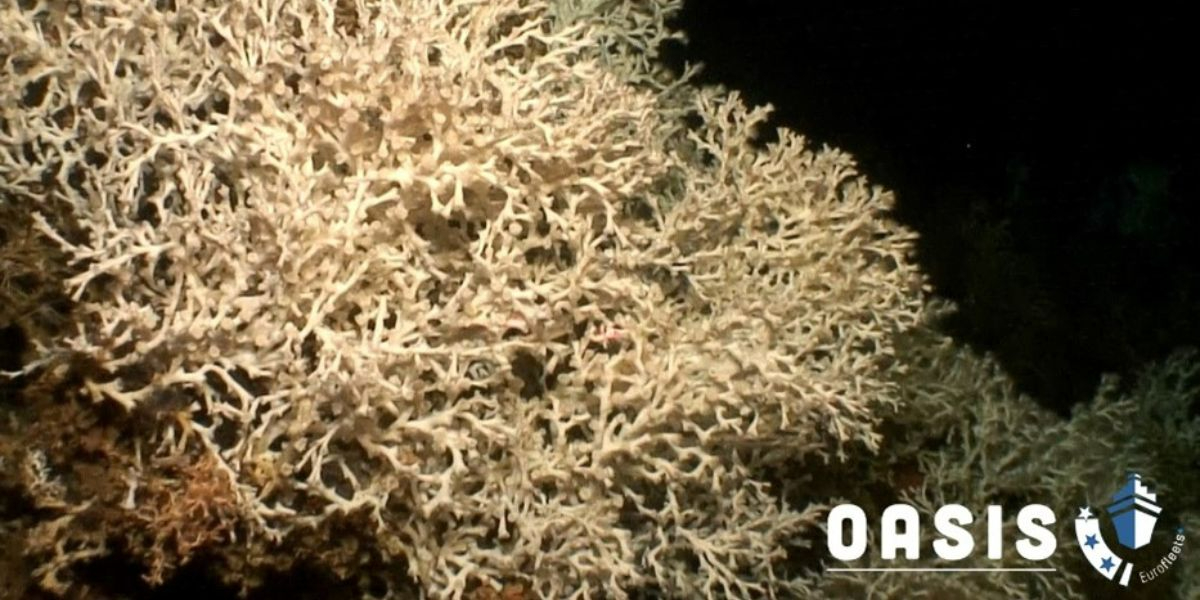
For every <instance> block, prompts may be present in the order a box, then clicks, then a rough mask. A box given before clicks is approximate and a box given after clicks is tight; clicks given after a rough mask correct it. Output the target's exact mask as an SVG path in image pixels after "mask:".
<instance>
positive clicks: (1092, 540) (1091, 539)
mask: <svg viewBox="0 0 1200 600" xmlns="http://www.w3.org/2000/svg"><path fill="white" fill-rule="evenodd" d="M1099 543H1100V542H1098V541H1096V536H1094V535H1089V536H1087V541H1086V542H1084V543H1083V545H1084V546H1087V547H1088V548H1095V547H1096V544H1099Z"/></svg>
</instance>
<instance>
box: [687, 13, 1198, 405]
mask: <svg viewBox="0 0 1200 600" xmlns="http://www.w3.org/2000/svg"><path fill="white" fill-rule="evenodd" d="M1052 4H1053V6H1039V7H1036V8H1032V7H1022V6H1017V5H1013V4H1011V3H976V2H964V3H942V5H939V6H934V4H933V3H873V4H865V3H856V4H854V5H848V4H847V3H841V2H795V1H787V0H781V1H761V0H750V1H743V2H715V1H699V0H692V1H689V2H687V3H686V7H685V10H684V13H683V15H682V16H681V17H680V19H679V20H678V25H679V26H681V27H682V28H683V29H685V30H686V31H687V33H688V35H689V37H690V40H691V42H690V44H689V45H688V46H687V47H686V48H672V49H671V52H670V53H669V56H670V58H669V61H671V62H672V63H673V64H679V63H680V62H681V61H682V60H688V61H691V62H697V61H702V62H704V63H705V64H706V65H707V67H706V70H705V71H704V72H703V74H702V75H701V80H702V82H704V83H721V84H724V85H726V86H728V87H731V88H734V89H738V90H741V91H742V92H743V94H744V96H745V97H747V98H748V99H749V100H750V101H751V102H753V103H756V104H760V103H765V102H770V103H772V104H774V105H775V106H776V108H777V112H776V117H775V118H776V122H777V123H778V124H780V125H786V126H789V127H791V128H793V129H796V130H797V131H800V132H801V133H803V134H804V135H806V136H807V137H809V138H810V140H812V141H814V142H815V143H818V144H830V145H834V146H838V147H841V148H842V149H845V150H847V151H849V152H850V153H852V154H854V155H855V156H856V157H858V158H859V160H860V162H861V164H862V166H863V171H864V172H865V173H866V174H868V176H870V177H871V178H872V179H873V180H874V181H876V182H878V183H881V184H883V185H885V186H887V187H889V188H891V189H893V190H895V191H896V193H897V195H898V198H899V207H898V215H899V217H900V218H901V219H902V220H903V221H904V222H906V223H908V224H910V225H911V226H913V227H914V228H916V229H917V230H918V231H919V232H920V234H921V236H922V241H921V244H920V262H921V265H922V267H923V268H924V269H925V271H926V272H927V273H929V274H930V276H931V278H932V281H933V283H934V286H935V288H936V291H937V293H938V294H939V295H941V296H943V297H947V298H950V299H953V300H954V301H955V302H957V303H958V304H959V305H960V307H961V311H960V313H959V315H958V316H957V317H955V318H954V319H953V320H952V322H949V323H947V324H946V326H947V327H948V328H949V330H950V331H951V332H952V333H954V334H955V336H956V337H957V338H958V339H960V340H962V341H965V342H967V343H969V344H970V345H972V346H973V347H975V348H977V349H980V350H985V351H990V352H994V353H996V355H998V356H999V357H1000V359H1001V360H1002V362H1003V363H1004V366H1005V368H1006V369H1007V370H1008V371H1009V372H1010V373H1011V374H1012V376H1013V377H1015V378H1016V380H1017V381H1018V384H1019V385H1020V387H1021V389H1022V390H1023V391H1025V392H1027V393H1029V394H1030V395H1032V396H1034V397H1036V398H1037V399H1038V400H1039V401H1040V402H1042V403H1043V404H1044V405H1046V406H1048V407H1050V408H1053V409H1054V410H1056V411H1058V412H1060V413H1063V414H1065V413H1067V412H1068V411H1069V410H1070V408H1071V407H1072V406H1073V405H1075V404H1077V403H1079V402H1082V401H1085V400H1087V399H1089V398H1091V396H1092V394H1093V393H1094V391H1095V386H1096V383H1097V381H1098V380H1099V376H1100V374H1101V373H1105V372H1117V373H1130V372H1132V371H1133V370H1136V368H1137V367H1138V366H1139V365H1142V364H1144V363H1146V362H1148V361H1153V360H1156V359H1160V358H1162V357H1163V356H1165V355H1166V354H1167V353H1168V352H1170V351H1171V350H1172V349H1173V348H1176V347H1179V346H1183V345H1196V344H1197V343H1198V342H1200V319H1197V317H1196V314H1197V310H1196V309H1197V308H1198V307H1200V303H1198V302H1197V300H1198V298H1200V276H1198V273H1200V242H1198V241H1197V239H1198V236H1197V235H1196V231H1197V225H1200V209H1198V208H1197V206H1198V204H1200V168H1198V167H1200V144H1198V143H1197V140H1198V139H1200V137H1198V134H1200V112H1197V110H1196V96H1195V93H1194V92H1192V91H1191V88H1192V87H1194V83H1193V81H1192V80H1193V79H1194V78H1195V75H1194V72H1195V67H1194V65H1195V59H1196V57H1197V51H1196V48H1195V46H1194V36H1193V35H1192V32H1191V31H1190V28H1191V27H1192V26H1193V23H1192V21H1190V20H1189V19H1187V18H1184V17H1183V16H1182V15H1181V14H1179V11H1178V9H1174V10H1171V9H1170V8H1169V7H1161V6H1156V5H1153V4H1144V3H1138V4H1137V5H1136V6H1132V7H1131V6H1130V5H1120V6H1117V5H1114V7H1113V8H1101V7H1100V6H1099V5H1096V4H1094V3H1086V4H1083V3H1073V4H1074V5H1073V6H1072V5H1067V4H1063V3H1052ZM951 5H953V8H947V6H951Z"/></svg>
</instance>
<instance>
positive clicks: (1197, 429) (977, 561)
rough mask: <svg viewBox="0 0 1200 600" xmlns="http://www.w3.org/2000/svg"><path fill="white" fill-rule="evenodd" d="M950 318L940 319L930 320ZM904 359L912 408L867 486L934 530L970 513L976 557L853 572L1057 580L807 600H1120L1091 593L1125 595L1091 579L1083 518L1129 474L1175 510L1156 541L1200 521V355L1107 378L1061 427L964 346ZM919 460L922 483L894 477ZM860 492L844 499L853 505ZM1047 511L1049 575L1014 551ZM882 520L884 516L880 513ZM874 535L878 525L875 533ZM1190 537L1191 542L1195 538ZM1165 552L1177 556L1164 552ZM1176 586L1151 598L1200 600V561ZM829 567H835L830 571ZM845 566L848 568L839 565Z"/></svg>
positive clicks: (922, 579) (850, 589)
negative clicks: (992, 555)
mask: <svg viewBox="0 0 1200 600" xmlns="http://www.w3.org/2000/svg"><path fill="white" fill-rule="evenodd" d="M946 310H948V309H947V308H946V307H945V306H942V305H939V306H937V307H936V308H935V309H934V310H933V311H931V312H933V313H944V312H945V311H946ZM906 337H907V339H906V340H905V341H903V342H901V343H900V345H901V346H902V347H903V350H902V355H903V356H904V364H905V366H906V368H905V374H904V375H903V376H902V382H903V389H904V390H905V394H904V399H903V400H902V405H903V406H904V410H902V411H900V412H898V413H897V414H896V416H895V417H894V419H892V420H891V421H892V423H890V424H889V427H890V428H891V429H892V430H893V431H897V432H900V433H898V434H897V435H896V436H895V437H894V438H892V439H890V440H889V442H888V444H887V445H886V446H885V447H884V449H883V450H882V451H881V453H880V456H879V457H877V458H876V459H874V460H873V461H872V467H871V475H870V476H869V477H867V479H868V480H874V481H885V482H888V484H889V488H890V489H892V490H895V492H896V498H895V501H897V502H905V503H908V504H911V505H913V506H915V507H917V509H918V512H919V513H920V515H921V518H922V519H924V520H925V521H924V523H925V524H926V525H927V526H928V525H929V521H930V519H932V515H933V514H934V512H935V511H936V510H937V509H938V508H939V507H942V506H945V505H947V504H962V505H965V506H967V507H968V508H970V509H971V510H972V511H973V512H974V514H975V515H976V520H975V522H974V523H973V524H972V525H970V526H969V527H968V529H969V530H970V531H971V532H972V535H973V536H974V539H975V540H976V543H977V544H978V545H977V546H976V548H977V549H976V551H975V553H974V555H973V556H972V557H970V558H968V559H966V560H962V561H946V560H941V559H939V558H937V557H936V556H934V555H933V553H932V552H931V551H930V550H929V548H928V547H927V544H928V541H929V540H930V539H931V538H932V537H933V532H932V531H929V532H927V534H926V535H925V537H924V538H923V539H924V540H925V542H926V545H925V546H923V548H922V557H921V559H920V560H912V561H902V562H903V565H899V564H896V563H894V562H887V561H881V560H880V559H879V553H878V550H876V549H874V548H875V544H877V543H878V538H877V537H875V536H874V535H873V536H872V542H871V543H872V546H873V549H872V550H871V551H869V552H868V553H867V556H865V557H864V559H863V560H862V561H859V562H856V563H855V564H854V565H853V566H855V567H872V566H874V567H896V566H904V567H909V568H914V567H916V568H921V567H925V568H928V567H955V568H964V567H975V568H980V567H983V568H992V567H997V566H999V567H1008V568H1026V567H1030V566H1036V567H1041V568H1053V569H1056V571H1055V572H977V573H955V574H953V575H952V576H947V574H946V573H938V572H885V573H871V572H827V573H824V574H822V576H821V577H814V578H812V579H811V580H810V581H809V586H810V587H808V588H807V590H806V595H807V596H809V597H817V598H821V597H870V598H943V597H971V598H997V599H999V598H1017V597H1021V598H1064V599H1068V598H1069V599H1075V598H1089V597H1095V594H1099V593H1109V594H1111V593H1113V592H1112V590H1113V588H1111V587H1098V588H1096V589H1089V588H1088V584H1089V582H1098V583H1102V584H1103V585H1104V586H1110V585H1115V584H1113V583H1111V582H1109V581H1107V580H1104V579H1103V578H1100V577H1098V576H1096V574H1095V573H1092V572H1091V567H1090V566H1088V565H1087V564H1086V563H1085V562H1083V561H1082V559H1081V558H1080V556H1081V554H1080V553H1079V552H1078V549H1077V548H1075V547H1074V546H1075V541H1074V532H1073V531H1072V529H1071V528H1072V524H1071V522H1072V520H1073V515H1074V514H1075V513H1076V511H1077V510H1078V508H1079V507H1080V506H1082V505H1091V506H1095V507H1103V506H1105V505H1106V504H1107V501H1108V500H1109V498H1110V495H1111V494H1112V492H1113V490H1114V486H1115V485H1116V484H1117V483H1118V482H1119V481H1121V478H1122V477H1123V476H1124V475H1125V473H1126V472H1128V471H1135V472H1139V473H1141V474H1143V475H1144V476H1145V477H1147V478H1148V479H1150V480H1152V481H1154V482H1155V489H1156V490H1157V491H1158V492H1159V493H1160V494H1161V497H1162V498H1164V499H1167V501H1166V505H1167V514H1166V515H1165V516H1164V517H1163V521H1164V522H1163V523H1162V524H1160V526H1159V529H1160V532H1159V537H1158V538H1157V539H1158V540H1159V542H1160V543H1161V542H1162V540H1163V539H1172V538H1173V536H1174V533H1173V531H1174V527H1175V526H1176V524H1179V523H1193V522H1195V520H1196V513H1195V507H1196V506H1197V505H1200V500H1198V498H1197V494H1200V486H1198V485H1197V481H1196V475H1195V473H1196V471H1195V466H1194V461H1195V457H1196V456H1197V455H1200V438H1198V437H1197V436H1198V435H1200V418H1197V417H1195V416H1194V415H1193V416H1189V410H1190V407H1191V406H1193V405H1194V403H1196V402H1197V401H1200V361H1197V357H1196V353H1195V351H1190V350H1181V351H1179V352H1176V353H1175V354H1173V355H1172V356H1170V357H1168V358H1167V359H1166V360H1164V361H1163V362H1162V363H1161V364H1158V365H1153V366H1151V367H1150V368H1147V369H1146V370H1145V371H1144V372H1143V373H1142V374H1141V375H1140V376H1139V377H1138V378H1137V380H1136V382H1134V383H1133V385H1130V386H1128V389H1125V390H1122V389H1121V387H1120V386H1119V384H1118V381H1117V380H1116V379H1115V378H1111V377H1110V378H1107V379H1106V380H1105V381H1104V382H1103V383H1102V384H1101V385H1100V389H1099V390H1098V392H1097V394H1096V397H1095V399H1094V400H1093V401H1092V402H1091V403H1089V404H1087V405H1084V406H1080V407H1079V408H1078V409H1077V410H1076V411H1075V413H1074V414H1073V415H1072V416H1071V418H1070V419H1063V418H1061V417H1058V416H1057V415H1055V414H1053V413H1051V412H1049V411H1047V410H1046V409H1044V408H1042V407H1040V406H1039V405H1038V404H1037V403H1036V402H1035V401H1034V400H1033V399H1031V398H1029V397H1027V396H1023V395H1021V394H1019V393H1018V392H1017V391H1016V389H1015V386H1014V384H1013V382H1012V380H1011V379H1010V378H1009V377H1008V376H1007V375H1006V374H1005V373H1004V372H1003V370H1002V369H1001V368H1000V367H999V365H998V364H997V363H996V362H995V361H994V360H993V359H991V358H989V357H981V356H979V355H976V354H974V353H972V352H971V351H969V350H967V349H964V348H961V347H958V346H956V345H955V344H954V343H953V342H952V340H950V339H948V338H945V337H943V336H941V335H939V334H937V333H935V332H933V331H931V330H927V329H917V330H914V331H912V332H910V334H909V335H908V336H906ZM912 457H916V460H917V462H918V466H917V468H916V470H915V473H916V474H917V476H916V477H915V478H914V477H911V476H910V477H907V478H906V477H898V476H897V471H896V470H895V469H894V468H893V467H894V466H895V465H896V464H903V463H904V462H906V461H908V460H911V458H912ZM852 487H853V486H850V485H845V486H842V488H841V489H842V490H843V491H844V492H846V493H850V491H851V490H852ZM1030 503H1040V504H1045V505H1047V506H1049V507H1050V508H1052V509H1053V510H1054V512H1055V514H1056V515H1058V519H1059V520H1058V522H1057V523H1055V524H1054V525H1053V526H1052V527H1051V529H1052V530H1053V531H1054V532H1055V533H1056V535H1057V539H1058V551H1057V552H1055V553H1054V555H1053V556H1052V557H1051V558H1049V559H1048V560H1046V561H1042V562H1038V563H1033V564H1031V563H1030V562H1029V561H1027V560H1024V559H1023V558H1022V557H1021V556H1019V555H1018V554H1017V553H1016V552H1015V551H1014V550H1013V542H1014V541H1015V540H1016V539H1018V538H1019V537H1021V534H1020V533H1019V532H1018V530H1017V520H1016V516H1017V513H1016V510H1017V509H1019V508H1020V507H1022V506H1024V505H1026V504H1030ZM989 505H995V506H1000V507H1002V508H1003V510H1004V513H1003V517H1004V520H1003V526H1002V532H1003V533H1002V539H1003V540H1004V544H1005V546H1004V551H1003V556H1002V558H1001V559H998V560H990V559H987V558H985V556H984V554H985V553H984V551H983V550H982V549H980V547H981V546H982V545H983V544H984V541H983V540H986V539H987V534H986V533H985V532H986V531H987V529H986V527H987V523H986V520H985V507H987V506H989ZM875 512H876V513H877V512H878V511H877V510H876V511H875ZM872 522H874V523H877V522H878V521H872ZM1188 531H1191V528H1190V527H1189V528H1188ZM1167 545H1168V546H1169V544H1167ZM1181 562H1182V566H1180V567H1179V568H1178V571H1177V572H1175V573H1171V577H1170V579H1172V581H1170V582H1162V581H1158V582H1154V585H1153V586H1152V587H1151V586H1147V587H1146V590H1145V592H1146V594H1147V596H1146V597H1155V598H1165V597H1171V596H1170V594H1171V586H1172V585H1174V586H1176V588H1177V589H1176V595H1175V597H1178V598H1189V597H1191V595H1189V594H1190V593H1189V592H1188V591H1186V589H1185V586H1188V585H1194V584H1193V583H1191V581H1193V580H1191V579H1190V577H1188V576H1187V575H1186V574H1184V573H1183V571H1184V570H1185V569H1195V568H1196V567H1195V565H1196V563H1197V558H1196V554H1195V553H1190V554H1188V553H1186V552H1185V553H1184V560H1183V561H1181ZM829 566H834V565H833V564H832V563H831V564H830V565H829ZM837 566H841V565H837Z"/></svg>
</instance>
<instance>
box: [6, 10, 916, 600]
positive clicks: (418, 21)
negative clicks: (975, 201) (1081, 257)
mask: <svg viewBox="0 0 1200 600" xmlns="http://www.w3.org/2000/svg"><path fill="white" fill-rule="evenodd" d="M677 8H678V2H645V3H609V2H554V3H545V2H530V1H526V0H498V1H494V2H473V1H466V0H438V1H435V0H413V1H407V2H390V1H378V2H376V1H362V0H359V1H354V2H349V1H338V2H336V3H335V2H329V1H324V0H305V1H297V2H276V1H271V0H251V1H246V0H237V1H232V2H194V3H193V2H187V3H184V2H173V1H170V0H163V1H159V2H155V3H145V2H129V1H125V0H105V1H101V2H89V3H75V2H58V1H53V2H34V3H20V4H9V5H7V6H5V7H4V8H0V31H2V32H3V35H2V36H0V39H3V41H2V42H0V54H2V55H3V57H4V68H5V69H6V71H7V76H6V77H5V78H3V79H2V80H0V107H3V108H0V110H2V111H3V113H0V137H2V138H3V139H4V144H3V145H2V146H3V150H0V152H3V154H0V193H3V194H4V198H5V202H6V203H11V204H12V205H13V206H17V205H18V203H19V204H20V206H22V207H23V208H25V209H27V210H28V211H29V212H30V213H31V214H32V219H33V224H34V227H33V233H32V235H36V236H39V239H45V240H52V241H53V242H54V244H55V246H56V248H55V251H56V252H61V253H62V254H63V255H64V256H65V257H66V258H67V259H68V260H65V261H63V266H62V268H61V269H60V270H62V271H63V273H64V282H63V287H62V290H64V291H65V292H66V293H67V294H68V295H69V297H70V299H71V301H72V302H73V303H74V304H73V307H72V314H71V327H69V328H68V329H67V331H65V332H63V333H62V334H61V335H50V334H45V335H34V336H32V338H31V343H32V348H31V349H30V351H29V352H28V353H27V356H26V357H25V359H24V360H23V361H22V367H21V368H20V369H19V372H18V373H17V374H16V376H17V377H18V378H20V379H21V380H22V381H23V382H24V383H23V385H24V389H23V390H22V393H21V398H22V399H21V400H20V402H19V406H18V408H17V409H16V410H17V411H18V412H19V413H20V414H17V415H15V416H14V417H13V419H12V423H10V425H9V429H8V430H7V431H5V434H4V435H5V439H6V440H8V443H7V444H6V445H5V448H4V452H3V454H2V456H3V457H4V463H3V468H4V470H3V473H2V475H3V477H2V479H3V480H4V481H5V483H6V485H8V486H10V487H12V488H14V489H15V491H16V493H20V494H21V495H22V497H25V498H27V499H28V501H29V502H30V503H31V505H32V506H34V507H35V508H36V510H35V511H34V514H33V516H29V517H24V518H25V519H26V521H27V522H25V523H24V525H23V530H24V531H26V532H27V535H26V536H25V539H23V540H22V541H21V543H22V544H23V545H24V550H23V553H24V554H26V555H27V556H28V557H29V560H30V561H32V562H33V564H34V565H35V567H34V568H35V571H34V576H35V579H36V580H37V584H38V585H39V586H40V587H42V588H43V589H46V590H49V591H53V592H58V593H67V592H68V591H69V590H70V589H71V586H72V585H73V583H72V582H73V580H72V577H73V573H74V570H75V569H76V567H77V566H78V565H80V564H82V563H85V562H87V561H90V560H93V559H95V558H97V557H101V556H105V555H109V554H111V553H113V552H117V551H120V552H122V553H123V554H124V555H126V556H129V557H132V559H133V560H135V561H137V562H138V563H139V564H141V565H142V567H143V569H144V576H145V577H146V579H147V580H148V581H151V582H158V581H161V580H162V579H163V578H165V577H168V576H169V575H170V574H171V573H172V572H173V570H175V569H178V568H179V567H181V566H183V565H185V564H188V563H189V561H192V560H194V559H195V558H196V557H197V556H205V557H206V560H207V561H209V562H210V563H211V565H212V566H211V568H212V569H213V570H215V571H216V572H218V573H219V574H221V575H222V576H223V577H226V578H228V579H229V581H231V582H233V583H235V584H236V585H238V586H240V587H241V588H242V589H243V590H246V591H248V590H251V589H253V588H255V587H256V586H258V585H260V584H261V582H262V581H263V578H264V577H265V576H266V575H267V574H269V573H272V572H278V571H280V570H286V569H288V568H292V567H295V566H296V565H299V564H302V563H303V564H312V565H317V566H318V567H319V568H321V569H324V570H326V571H327V572H330V573H332V574H334V575H335V576H337V577H338V578H342V579H347V580H352V581H358V582H360V584H361V585H360V587H361V590H362V591H363V593H364V594H369V595H373V596H383V595H389V594H390V595H392V596H393V597H404V596H403V593H405V590H409V591H411V590H412V589H414V588H419V589H421V590H423V592H424V593H426V594H429V595H430V596H432V597H440V598H462V597H466V596H468V595H473V596H474V597H487V595H488V594H499V595H500V596H501V597H505V598H508V597H512V596H515V595H526V596H530V597H541V598H568V597H575V598H586V597H624V596H625V595H627V594H629V593H633V592H634V591H637V590H641V591H645V592H650V593H659V594H663V595H667V596H674V597H709V598H712V597H727V596H733V597H750V596H777V595H780V594H784V593H786V592H787V591H788V590H794V588H795V586H796V585H797V583H796V580H794V579H793V578H792V577H791V575H789V574H788V573H784V563H785V562H786V559H787V556H788V545H789V544H791V543H793V540H794V539H796V538H797V537H798V536H799V534H801V533H802V532H805V531H815V530H816V521H817V520H818V517H819V514H820V505H819V503H807V504H795V505H793V504H789V503H787V502H784V501H783V500H781V498H780V497H779V495H778V494H776V493H775V491H774V490H773V488H772V487H771V486H770V485H768V484H767V482H766V480H765V479H764V476H763V475H762V474H763V473H764V472H765V471H767V470H769V469H770V468H771V466H772V465H774V464H779V463H780V462H782V461H785V460H789V459H791V458H794V457H796V456H805V457H809V458H811V459H812V460H816V461H819V462H829V461H836V460H839V459H846V458H847V457H849V456H851V455H854V454H857V453H864V452H871V451H876V450H878V449H879V447H880V441H881V438H880V433H879V431H878V430H877V424H878V423H879V421H880V419H881V417H882V415H885V414H887V413H888V412H889V411H890V409H891V408H894V407H895V406H896V405H897V404H898V402H899V401H900V400H901V395H900V394H901V391H900V388H899V385H898V383H897V381H896V379H895V377H894V374H893V373H892V372H891V371H892V369H893V367H894V365H895V364H896V362H897V361H896V356H895V351H894V348H893V338H894V336H895V334H896V333H898V332H900V331H903V330H906V329H908V328H910V327H911V326H913V325H914V324H916V323H918V322H919V321H920V319H921V315H922V302H923V285H924V284H923V280H922V278H921V276H920V275H919V274H918V273H917V271H916V269H915V267H914V265H913V264H912V262H911V260H910V259H909V254H910V251H911V246H912V241H913V235H912V234H911V233H910V232H909V231H906V230H905V229H903V228H902V227H900V226H898V225H896V224H895V223H894V222H893V221H891V220H890V219H889V218H888V217H887V211H888V209H889V207H890V205H891V201H892V198H891V196H890V195H889V194H888V193H886V192H883V191H882V190H880V189H878V188H875V187H872V186H870V185H868V184H867V183H865V182H864V180H863V179H862V178H861V177H860V176H859V175H858V173H857V172H856V171H855V168H854V163H853V161H852V160H851V159H850V157H848V156H847V155H845V154H842V153H839V152H837V151H835V150H830V149H822V150H815V149H811V148H808V147H807V146H806V144H805V142H804V140H803V139H802V138H801V137H799V136H797V135H796V134H794V133H791V132H788V131H781V132H780V134H779V141H778V142H776V143H773V144H771V145H769V146H768V147H767V148H765V149H760V148H757V147H756V146H755V144H754V143H753V142H754V139H755V135H756V129H757V128H758V127H759V126H760V125H762V124H763V122H764V121H765V119H766V117H767V114H768V109H767V108H759V109H753V110H750V109H747V108H746V107H744V106H743V104H742V103H741V102H740V100H739V99H738V98H737V96H736V95H733V94H727V93H725V92H723V91H721V90H712V89H693V88H690V87H688V86H687V85H686V74H682V76H681V77H678V78H676V77H673V76H672V75H671V74H670V73H667V72H665V71H662V70H661V69H660V68H659V67H656V66H655V64H654V62H653V53H654V49H655V48H656V47H657V46H658V44H659V43H661V42H662V41H663V40H664V39H666V38H667V37H668V36H670V35H671V34H670V33H669V32H668V31H667V30H666V28H665V26H664V19H665V18H666V16H667V15H669V14H670V13H671V12H672V11H674V10H676V9H677ZM31 415H32V416H31ZM23 419H24V420H23ZM30 421H35V422H37V423H38V424H39V427H40V428H41V429H39V430H37V431H34V430H28V429H26V428H24V427H23V426H21V425H19V423H24V422H30ZM489 590H490V591H489Z"/></svg>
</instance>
